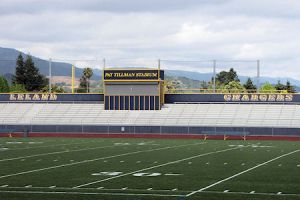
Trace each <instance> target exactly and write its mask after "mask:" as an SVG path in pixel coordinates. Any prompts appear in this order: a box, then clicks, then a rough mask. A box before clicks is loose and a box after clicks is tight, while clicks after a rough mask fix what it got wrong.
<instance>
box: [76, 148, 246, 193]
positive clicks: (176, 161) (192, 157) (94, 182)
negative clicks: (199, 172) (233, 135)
mask: <svg viewBox="0 0 300 200" xmlns="http://www.w3.org/2000/svg"><path fill="white" fill-rule="evenodd" d="M239 148H243V147H234V148H229V149H223V150H219V151H213V152H208V153H204V154H199V155H196V156H191V157H188V158H184V159H180V160H175V161H172V162H167V163H164V164H160V165H155V166H152V167H147V168H144V169H140V170H136V171H133V172H129V173H125V174H121V175H118V176H114V177H110V178H106V179H102V180H98V181H93V182H89V183H85V184H82V185H77V186H74V187H73V188H81V187H84V186H88V185H92V184H96V183H101V182H105V181H109V180H113V179H116V178H120V177H123V176H127V175H132V174H135V173H139V172H142V171H145V170H149V169H155V168H159V167H164V166H167V165H172V164H176V163H179V162H183V161H186V160H191V159H194V158H199V157H202V156H207V155H211V154H216V153H221V152H226V151H230V150H234V149H239Z"/></svg>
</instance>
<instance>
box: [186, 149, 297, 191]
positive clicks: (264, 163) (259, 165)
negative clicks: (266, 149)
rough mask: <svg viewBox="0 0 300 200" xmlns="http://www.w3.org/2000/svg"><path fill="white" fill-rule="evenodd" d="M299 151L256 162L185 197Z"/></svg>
mask: <svg viewBox="0 0 300 200" xmlns="http://www.w3.org/2000/svg"><path fill="white" fill-rule="evenodd" d="M299 151H300V149H298V150H295V151H292V152H289V153H286V154H283V155H281V156H278V157H276V158H273V159H271V160H268V161H266V162H263V163H261V164H258V165H256V166H254V167H251V168H249V169H246V170H244V171H241V172H239V173H237V174H235V175H233V176H230V177H228V178H225V179H223V180H220V181H218V182H216V183H213V184H211V185H208V186H206V187H204V188H201V189H199V190H196V191H193V192H191V193H189V194H187V195H186V197H189V196H192V195H194V194H196V193H198V192H202V191H204V190H206V189H209V188H211V187H214V186H216V185H219V184H220V183H223V182H225V181H228V180H230V179H233V178H235V177H237V176H239V175H242V174H244V173H247V172H249V171H252V170H254V169H256V168H258V167H261V166H263V165H266V164H268V163H270V162H273V161H275V160H278V159H280V158H282V157H285V156H288V155H291V154H294V153H296V152H299Z"/></svg>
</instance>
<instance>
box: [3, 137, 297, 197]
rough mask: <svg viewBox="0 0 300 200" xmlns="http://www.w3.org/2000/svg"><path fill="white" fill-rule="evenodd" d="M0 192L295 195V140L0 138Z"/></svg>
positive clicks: (7, 194)
mask: <svg viewBox="0 0 300 200" xmlns="http://www.w3.org/2000/svg"><path fill="white" fill-rule="evenodd" d="M0 199H1V200H11V199H14V200H40V199H43V200H50V199H51V200H54V199H55V200H57V199H64V200H71V199H72V200H79V199H80V200H81V199H101V200H119V199H122V200H123V199H132V200H133V199H134V200H137V199H141V200H148V199H153V200H154V199H155V200H158V199H164V200H166V199H168V200H169V199H174V200H179V199H180V200H183V199H187V200H188V199H191V200H193V199H218V200H219V199H224V200H234V199H246V200H248V199H249V200H250V199H251V200H256V199H264V200H266V199H272V200H273V199H275V200H277V199H278V200H279V199H280V200H283V199H289V200H290V199H291V200H294V199H300V142H281V141H220V140H206V141H203V140H182V139H181V140H179V139H177V140H176V139H172V140H166V139H73V138H72V139H68V138H0Z"/></svg>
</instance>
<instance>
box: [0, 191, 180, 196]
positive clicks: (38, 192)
mask: <svg viewBox="0 0 300 200" xmlns="http://www.w3.org/2000/svg"><path fill="white" fill-rule="evenodd" d="M0 193H20V194H71V195H74V194H79V195H111V196H155V197H182V196H183V195H176V194H150V193H146V194H141V193H140V194H139V193H137V194H135V193H108V192H102V193H101V192H70V191H49V192H47V191H20V190H19V191H12V190H10V191H4V190H0Z"/></svg>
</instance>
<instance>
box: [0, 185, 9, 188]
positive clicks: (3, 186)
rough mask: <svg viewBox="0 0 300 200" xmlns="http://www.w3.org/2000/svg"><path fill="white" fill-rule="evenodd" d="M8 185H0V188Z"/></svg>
mask: <svg viewBox="0 0 300 200" xmlns="http://www.w3.org/2000/svg"><path fill="white" fill-rule="evenodd" d="M7 186H8V185H1V186H0V187H2V188H5V187H7Z"/></svg>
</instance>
